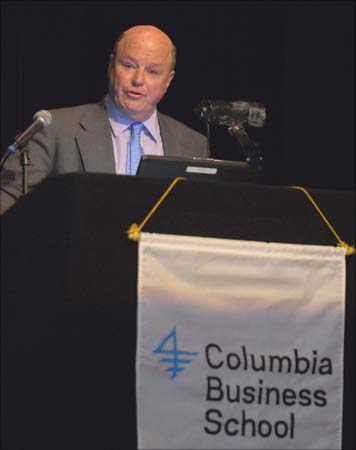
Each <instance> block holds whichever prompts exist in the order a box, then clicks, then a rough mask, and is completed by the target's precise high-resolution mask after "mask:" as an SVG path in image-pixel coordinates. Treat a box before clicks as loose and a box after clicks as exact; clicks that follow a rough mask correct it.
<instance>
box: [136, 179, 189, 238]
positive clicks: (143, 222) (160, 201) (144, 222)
mask: <svg viewBox="0 0 356 450" xmlns="http://www.w3.org/2000/svg"><path fill="white" fill-rule="evenodd" d="M184 179H185V178H183V177H177V178H175V179H174V180H173V181H172V183H171V184H170V185H169V186H168V188H167V189H166V191H165V192H164V193H163V195H162V196H161V198H160V199H159V200H158V202H157V203H156V204H155V205H154V207H153V208H152V209H151V211H150V212H149V213H148V214H147V216H146V217H145V218H144V219H143V221H142V222H141V223H140V225H137V223H133V224H132V225H131V226H130V228H129V229H128V230H127V237H128V238H129V239H131V240H132V241H138V240H139V237H140V231H141V230H142V228H143V227H144V226H145V225H146V223H147V222H148V221H149V220H150V218H151V217H152V216H153V214H154V213H155V212H156V210H157V209H158V207H159V206H160V205H161V203H162V202H163V200H164V199H165V198H166V197H167V195H168V194H169V193H170V191H171V190H172V189H173V188H174V186H175V185H176V184H177V183H178V181H181V180H184Z"/></svg>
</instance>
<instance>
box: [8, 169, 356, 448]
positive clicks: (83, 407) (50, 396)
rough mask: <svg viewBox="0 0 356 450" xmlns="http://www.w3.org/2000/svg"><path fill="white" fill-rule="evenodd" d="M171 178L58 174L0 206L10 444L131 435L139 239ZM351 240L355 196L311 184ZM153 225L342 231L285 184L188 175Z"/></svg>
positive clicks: (207, 232)
mask: <svg viewBox="0 0 356 450" xmlns="http://www.w3.org/2000/svg"><path fill="white" fill-rule="evenodd" d="M169 183H170V181H169V180H158V179H147V178H136V177H125V176H115V175H99V174H98V175H96V174H93V175H89V174H86V175H75V174H71V175H63V176H60V177H56V178H51V179H49V180H47V181H46V182H45V183H43V184H42V185H41V186H40V187H38V188H37V189H35V190H33V191H32V192H30V193H29V194H28V195H27V196H26V197H25V198H23V199H21V200H20V201H19V202H18V204H17V205H15V206H14V207H13V208H11V209H10V210H8V211H7V212H6V213H5V214H4V215H3V217H2V267H1V278H2V283H1V285H2V311H1V313H2V314H1V317H2V319H1V320H2V340H1V341H2V342H1V344H2V392H1V403H2V410H1V413H2V418H1V420H2V448H23V449H24V448H71V449H74V448H83V449H84V448H85V449H90V448H97V449H99V448H100V449H102V448H135V447H136V411H135V347H136V280H137V243H135V242H132V241H129V240H128V239H127V237H126V230H127V229H128V227H129V226H130V225H131V224H132V223H134V222H136V223H139V222H140V221H141V220H142V219H143V218H144V217H145V215H146V214H147V212H148V211H149V210H150V208H151V207H152V206H153V204H154V203H155V202H156V201H157V200H158V198H159V197H160V196H161V194H162V193H163V192H164V190H165V189H166V188H167V187H168V185H169ZM310 193H311V194H312V195H313V197H314V199H315V200H316V201H317V203H318V205H319V206H320V207H321V209H322V210H323V212H324V213H325V214H326V216H327V217H328V219H329V220H330V222H331V223H332V225H333V226H334V227H335V229H336V230H337V232H338V233H339V235H340V236H341V238H342V239H343V240H345V241H346V242H348V243H351V244H353V243H354V242H355V236H354V230H355V216H354V208H355V203H354V201H355V196H354V193H350V192H336V191H325V190H310ZM144 230H145V231H150V232H157V233H170V234H185V235H196V236H207V237H223V238H229V239H242V240H256V241H272V242H288V243H301V244H317V245H334V244H335V238H334V236H333V235H332V234H331V232H330V231H329V229H328V228H327V227H326V225H325V224H324V222H323V221H322V220H321V218H320V216H319V215H318V214H317V212H316V211H315V209H314V208H313V207H312V205H311V204H310V202H309V200H308V199H307V198H306V196H305V195H304V194H303V193H302V192H300V191H297V190H293V189H291V188H289V187H276V186H263V185H252V184H234V183H231V184H230V183H229V184H227V183H226V184H225V183H207V182H194V181H183V182H180V183H178V184H177V186H176V187H175V188H174V190H173V191H172V192H171V194H170V195H169V196H168V198H167V199H166V201H165V202H164V203H163V204H162V205H161V207H160V208H159V209H158V211H157V212H156V214H155V215H154V216H153V217H152V219H151V220H150V221H149V222H148V223H147V225H146V226H145V228H144ZM354 260H355V257H354V256H349V257H347V258H346V262H347V293H346V332H345V362H344V414H343V448H349V449H353V448H355V436H354V422H355V365H354V356H355V341H354V331H355V322H354V319H355V314H354V313H355V296H354V273H355V272H354Z"/></svg>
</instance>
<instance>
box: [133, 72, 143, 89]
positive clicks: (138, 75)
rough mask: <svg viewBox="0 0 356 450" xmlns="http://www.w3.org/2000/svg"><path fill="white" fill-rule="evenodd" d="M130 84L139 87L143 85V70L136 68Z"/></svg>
mask: <svg viewBox="0 0 356 450" xmlns="http://www.w3.org/2000/svg"><path fill="white" fill-rule="evenodd" d="M131 81H132V84H133V85H134V86H140V85H142V84H143V83H144V70H143V69H141V68H137V69H136V70H135V72H134V74H133V77H132V80H131Z"/></svg>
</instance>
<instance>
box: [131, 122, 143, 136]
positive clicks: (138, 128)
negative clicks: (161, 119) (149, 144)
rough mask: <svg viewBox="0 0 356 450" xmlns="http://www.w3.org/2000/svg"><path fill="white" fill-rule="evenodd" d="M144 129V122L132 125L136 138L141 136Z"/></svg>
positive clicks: (132, 131)
mask: <svg viewBox="0 0 356 450" xmlns="http://www.w3.org/2000/svg"><path fill="white" fill-rule="evenodd" d="M142 129H143V123H142V122H133V123H132V124H131V133H132V134H134V135H136V136H137V135H140V134H141V131H142Z"/></svg>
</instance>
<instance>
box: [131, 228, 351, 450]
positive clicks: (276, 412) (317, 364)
mask: <svg viewBox="0 0 356 450" xmlns="http://www.w3.org/2000/svg"><path fill="white" fill-rule="evenodd" d="M344 314H345V251H344V249H341V248H335V247H321V246H310V245H308V246H306V245H304V246H302V245H296V244H275V243H264V242H251V241H233V240H227V239H212V238H200V237H187V236H174V235H158V234H147V233H141V237H140V242H139V274H138V324H137V329H138V339H137V357H136V376H137V382H136V383H137V427H138V447H139V448H145V449H150V448H151V449H184V448H189V449H198V448H199V449H256V448H269V449H340V448H341V431H342V398H343V341H344Z"/></svg>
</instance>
